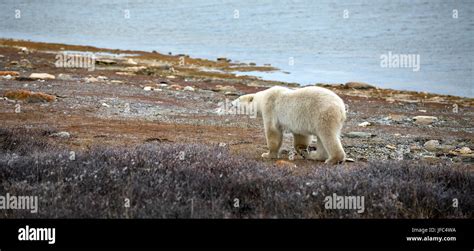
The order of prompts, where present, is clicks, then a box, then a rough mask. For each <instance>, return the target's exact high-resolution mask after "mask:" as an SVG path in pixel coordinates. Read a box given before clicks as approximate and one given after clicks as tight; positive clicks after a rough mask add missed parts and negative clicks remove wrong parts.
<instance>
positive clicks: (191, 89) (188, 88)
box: [184, 86, 194, 92]
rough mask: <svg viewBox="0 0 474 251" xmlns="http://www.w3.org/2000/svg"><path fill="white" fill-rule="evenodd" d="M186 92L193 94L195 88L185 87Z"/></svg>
mask: <svg viewBox="0 0 474 251" xmlns="http://www.w3.org/2000/svg"><path fill="white" fill-rule="evenodd" d="M184 90H185V91H190V92H193V91H194V88H193V87H192V86H186V87H184Z"/></svg>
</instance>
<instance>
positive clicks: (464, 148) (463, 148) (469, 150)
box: [459, 146, 472, 154]
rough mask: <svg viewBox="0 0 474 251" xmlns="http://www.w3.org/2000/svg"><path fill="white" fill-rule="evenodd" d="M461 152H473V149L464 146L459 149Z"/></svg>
mask: <svg viewBox="0 0 474 251" xmlns="http://www.w3.org/2000/svg"><path fill="white" fill-rule="evenodd" d="M459 153H461V154H471V153H472V150H471V149H470V148H469V147H466V146H465V147H462V148H461V149H459Z"/></svg>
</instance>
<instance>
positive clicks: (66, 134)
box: [50, 132, 71, 138]
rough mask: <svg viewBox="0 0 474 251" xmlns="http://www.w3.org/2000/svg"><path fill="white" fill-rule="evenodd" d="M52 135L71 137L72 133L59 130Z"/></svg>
mask: <svg viewBox="0 0 474 251" xmlns="http://www.w3.org/2000/svg"><path fill="white" fill-rule="evenodd" d="M50 136H51V137H58V138H69V137H71V134H70V133H68V132H57V133H53V134H51V135H50Z"/></svg>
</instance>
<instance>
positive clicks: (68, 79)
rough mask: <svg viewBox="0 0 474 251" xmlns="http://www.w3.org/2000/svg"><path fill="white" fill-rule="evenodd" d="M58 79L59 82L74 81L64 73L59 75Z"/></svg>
mask: <svg viewBox="0 0 474 251" xmlns="http://www.w3.org/2000/svg"><path fill="white" fill-rule="evenodd" d="M58 79H59V80H67V81H71V80H74V78H73V77H72V76H71V75H69V74H64V73H59V75H58Z"/></svg>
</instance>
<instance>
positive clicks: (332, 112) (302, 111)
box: [275, 86, 346, 133]
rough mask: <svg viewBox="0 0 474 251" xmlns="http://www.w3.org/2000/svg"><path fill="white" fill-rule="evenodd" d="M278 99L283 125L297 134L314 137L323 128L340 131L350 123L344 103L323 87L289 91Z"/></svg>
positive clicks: (277, 109) (279, 116)
mask: <svg viewBox="0 0 474 251" xmlns="http://www.w3.org/2000/svg"><path fill="white" fill-rule="evenodd" d="M278 99H279V101H278V102H276V103H275V104H276V106H275V111H276V114H278V120H279V123H280V124H281V125H282V126H283V127H285V128H286V129H288V130H290V131H292V132H294V133H310V132H311V131H313V130H315V129H318V128H322V127H335V126H337V127H339V126H340V125H342V122H344V121H345V119H346V113H345V105H344V102H343V101H342V99H341V98H340V97H339V96H338V95H337V94H335V93H334V92H332V91H331V90H328V89H325V88H322V87H317V86H311V87H305V88H301V89H297V90H289V91H287V92H284V93H282V94H281V95H280V96H279V97H278ZM289 111H291V112H289Z"/></svg>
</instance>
